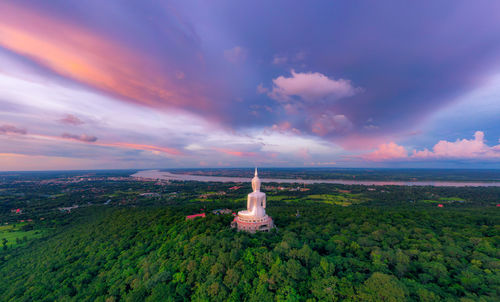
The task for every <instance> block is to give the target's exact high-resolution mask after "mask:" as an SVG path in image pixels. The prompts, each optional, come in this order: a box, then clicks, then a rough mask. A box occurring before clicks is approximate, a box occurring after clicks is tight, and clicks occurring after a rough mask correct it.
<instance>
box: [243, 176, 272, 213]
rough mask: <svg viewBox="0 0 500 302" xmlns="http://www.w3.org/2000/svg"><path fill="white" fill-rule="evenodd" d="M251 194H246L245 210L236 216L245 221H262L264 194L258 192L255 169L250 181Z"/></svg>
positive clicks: (258, 186)
mask: <svg viewBox="0 0 500 302" xmlns="http://www.w3.org/2000/svg"><path fill="white" fill-rule="evenodd" d="M252 189H253V192H252V193H250V194H248V199H247V209H246V210H245V211H239V212H238V216H240V217H241V218H243V219H245V220H253V219H262V218H264V217H265V216H266V210H265V208H266V194H265V193H263V192H261V191H260V179H259V175H258V173H257V168H255V176H254V178H253V179H252Z"/></svg>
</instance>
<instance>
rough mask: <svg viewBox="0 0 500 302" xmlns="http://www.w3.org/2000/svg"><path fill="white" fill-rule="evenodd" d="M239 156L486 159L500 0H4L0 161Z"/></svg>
mask: <svg viewBox="0 0 500 302" xmlns="http://www.w3.org/2000/svg"><path fill="white" fill-rule="evenodd" d="M253 166H259V167H392V168H403V167H405V168H406V167H408V168H500V2H498V1H481V0H480V1H459V0H458V1H413V2H401V1H364V2H358V1H291V0H287V1H280V0H275V1H266V0H262V1H261V0H253V1H231V0H227V1H218V0H213V1H191V0H182V1H159V0H158V1H157V0H144V1H118V0H109V1H102V0H87V1H76V0H70V1H68V0H52V1H34V0H33V1H25V0H16V1H13V0H12V1H10V0H5V1H1V2H0V171H18V170H66V169H68V170H71V169H128V168H134V169H135V168H137V169H146V168H182V167H186V168H187V167H193V168H197V167H253Z"/></svg>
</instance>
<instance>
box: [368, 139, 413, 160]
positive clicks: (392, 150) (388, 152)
mask: <svg viewBox="0 0 500 302" xmlns="http://www.w3.org/2000/svg"><path fill="white" fill-rule="evenodd" d="M407 157H408V152H407V151H406V149H405V148H404V147H403V146H399V145H398V144H396V143H394V142H390V143H388V144H381V145H380V146H379V147H378V148H377V150H375V151H373V152H371V153H368V154H366V155H363V156H362V158H364V159H366V160H369V161H386V160H394V159H403V158H407Z"/></svg>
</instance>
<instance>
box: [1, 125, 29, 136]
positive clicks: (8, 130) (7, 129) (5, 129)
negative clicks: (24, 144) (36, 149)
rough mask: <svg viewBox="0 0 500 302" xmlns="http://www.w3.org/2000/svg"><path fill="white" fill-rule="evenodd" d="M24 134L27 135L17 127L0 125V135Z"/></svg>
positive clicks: (24, 130)
mask: <svg viewBox="0 0 500 302" xmlns="http://www.w3.org/2000/svg"><path fill="white" fill-rule="evenodd" d="M26 133H27V131H26V129H24V128H18V127H16V126H13V125H1V126H0V134H5V135H9V134H21V135H24V134H26Z"/></svg>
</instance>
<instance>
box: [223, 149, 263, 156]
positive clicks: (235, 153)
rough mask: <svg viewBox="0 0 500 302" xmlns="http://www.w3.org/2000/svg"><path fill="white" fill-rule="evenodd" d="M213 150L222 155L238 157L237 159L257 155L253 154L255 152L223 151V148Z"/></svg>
mask: <svg viewBox="0 0 500 302" xmlns="http://www.w3.org/2000/svg"><path fill="white" fill-rule="evenodd" d="M214 150H216V151H219V152H221V153H224V154H228V155H232V156H238V157H254V156H256V155H257V153H255V152H245V151H236V150H231V149H224V148H214Z"/></svg>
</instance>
